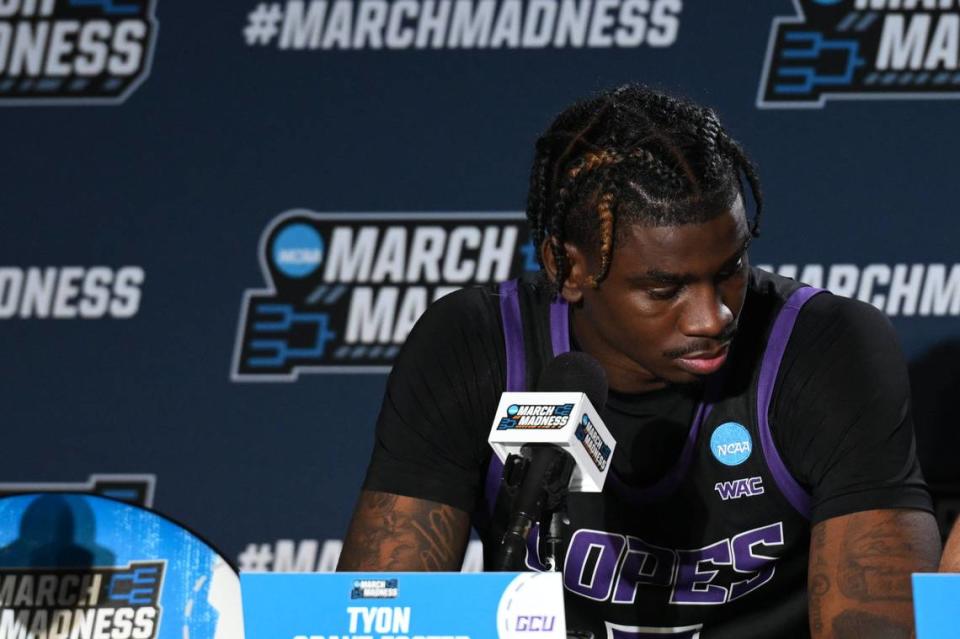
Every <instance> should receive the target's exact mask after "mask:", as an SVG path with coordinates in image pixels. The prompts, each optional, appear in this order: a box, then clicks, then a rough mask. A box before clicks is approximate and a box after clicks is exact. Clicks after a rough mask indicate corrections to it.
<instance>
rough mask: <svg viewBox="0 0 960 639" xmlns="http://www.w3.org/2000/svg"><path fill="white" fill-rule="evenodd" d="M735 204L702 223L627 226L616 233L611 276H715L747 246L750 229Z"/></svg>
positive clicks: (738, 204)
mask: <svg viewBox="0 0 960 639" xmlns="http://www.w3.org/2000/svg"><path fill="white" fill-rule="evenodd" d="M739 202H740V201H739V199H738V200H737V202H735V203H734V205H733V206H731V207H730V208H729V209H726V210H724V211H721V212H719V213H717V214H716V215H715V216H713V217H712V218H710V219H708V220H706V221H704V222H695V223H689V224H675V225H669V226H668V225H651V224H644V223H642V222H639V223H628V224H627V225H625V227H624V228H622V229H620V230H619V237H618V246H617V250H616V251H615V252H614V260H613V264H611V275H613V274H614V271H616V274H618V275H620V276H622V277H639V276H643V275H646V274H648V273H659V274H669V275H676V276H697V277H699V276H701V275H709V274H711V273H715V272H716V270H717V269H720V268H722V267H723V266H724V265H725V264H726V262H728V261H729V260H731V259H732V258H734V257H736V256H737V255H739V254H740V253H742V252H743V250H744V249H745V248H746V245H747V244H748V243H749V239H750V228H749V225H748V224H747V220H746V215H745V212H744V210H743V206H742V204H740V203H739ZM688 279H689V278H688Z"/></svg>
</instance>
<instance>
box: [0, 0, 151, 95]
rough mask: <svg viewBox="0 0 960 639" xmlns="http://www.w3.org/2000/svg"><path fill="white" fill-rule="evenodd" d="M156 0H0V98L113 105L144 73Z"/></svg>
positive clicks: (127, 93) (148, 62)
mask: <svg viewBox="0 0 960 639" xmlns="http://www.w3.org/2000/svg"><path fill="white" fill-rule="evenodd" d="M155 5H156V0H6V1H3V2H0V105H33V104H119V103H121V102H123V101H124V100H126V99H127V97H129V96H130V94H131V93H133V92H134V91H135V90H136V88H137V87H138V86H139V85H140V84H141V83H142V82H143V81H144V80H145V79H146V77H147V75H149V73H150V63H151V60H152V58H153V49H154V45H155V44H156V39H157V29H158V26H157V19H156V6H155Z"/></svg>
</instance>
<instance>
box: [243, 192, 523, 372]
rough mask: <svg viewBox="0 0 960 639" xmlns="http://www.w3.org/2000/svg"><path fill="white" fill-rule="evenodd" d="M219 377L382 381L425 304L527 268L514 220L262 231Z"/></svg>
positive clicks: (326, 220)
mask: <svg viewBox="0 0 960 639" xmlns="http://www.w3.org/2000/svg"><path fill="white" fill-rule="evenodd" d="M258 257H259V260H260V270H261V272H262V273H263V278H264V281H265V282H266V284H267V288H262V289H248V290H247V291H246V292H245V293H244V297H243V303H242V306H241V309H240V318H239V322H238V325H237V334H236V342H235V345H234V352H233V362H232V365H231V369H230V378H231V379H232V380H233V381H235V382H277V381H280V382H291V381H295V380H296V379H297V378H298V376H299V375H300V374H301V373H386V372H389V370H390V366H391V364H392V362H393V358H394V357H395V356H396V354H397V353H398V352H399V350H400V346H401V344H403V342H404V340H405V339H406V337H407V335H408V334H409V332H410V329H411V328H413V325H414V323H416V321H417V320H418V319H419V318H420V316H421V315H422V314H423V312H424V311H425V310H426V308H427V306H428V305H429V304H430V303H431V302H433V301H434V300H436V299H438V298H440V297H442V296H443V295H446V294H448V293H450V292H452V291H454V290H456V289H459V288H462V287H464V286H472V285H478V284H488V283H493V282H498V281H502V280H506V279H509V278H511V277H516V276H517V275H519V274H520V273H521V272H523V271H526V270H537V269H538V268H539V266H538V265H537V260H536V256H535V254H534V250H533V244H532V242H531V241H530V239H529V231H528V229H527V224H526V218H525V216H524V214H523V213H315V212H313V211H309V210H303V209H298V210H292V211H288V212H286V213H283V214H281V215H279V216H277V217H276V218H274V219H273V220H271V221H270V223H269V224H267V227H266V228H265V229H264V231H263V233H262V234H261V236H260V243H259V250H258Z"/></svg>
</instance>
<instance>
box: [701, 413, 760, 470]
mask: <svg viewBox="0 0 960 639" xmlns="http://www.w3.org/2000/svg"><path fill="white" fill-rule="evenodd" d="M710 452H711V453H713V456H714V458H715V459H716V460H717V461H718V462H720V463H721V464H723V465H725V466H739V465H740V464H742V463H743V462H745V461H747V459H748V458H749V457H750V453H751V452H753V439H752V438H751V437H750V433H749V432H748V431H747V429H746V428H744V427H743V425H741V424H738V423H737V422H726V423H723V424H720V425H719V426H717V428H716V429H715V430H714V431H713V435H711V436H710Z"/></svg>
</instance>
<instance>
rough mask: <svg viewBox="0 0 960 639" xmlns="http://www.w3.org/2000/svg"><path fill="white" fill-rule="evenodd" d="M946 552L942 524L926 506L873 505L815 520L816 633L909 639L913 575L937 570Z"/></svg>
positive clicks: (812, 586) (842, 638) (812, 590)
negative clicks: (939, 527) (923, 508)
mask: <svg viewBox="0 0 960 639" xmlns="http://www.w3.org/2000/svg"><path fill="white" fill-rule="evenodd" d="M939 557H940V537H939V534H938V532H937V525H936V521H935V520H934V518H933V515H931V514H930V513H928V512H925V511H921V510H911V509H886V510H867V511H863V512H858V513H853V514H849V515H843V516H840V517H833V518H831V519H827V520H825V521H822V522H820V523H818V524H816V525H814V527H813V529H812V531H811V537H810V571H809V577H808V592H809V610H810V633H811V636H812V637H813V638H814V639H818V638H826V637H832V638H835V639H847V638H853V637H870V638H877V639H884V638H891V639H893V638H897V639H899V638H901V637H902V638H904V639H909V637H911V636H913V634H912V633H913V601H912V594H911V586H910V575H911V573H914V572H933V571H934V570H936V566H937V561H938V559H939Z"/></svg>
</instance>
